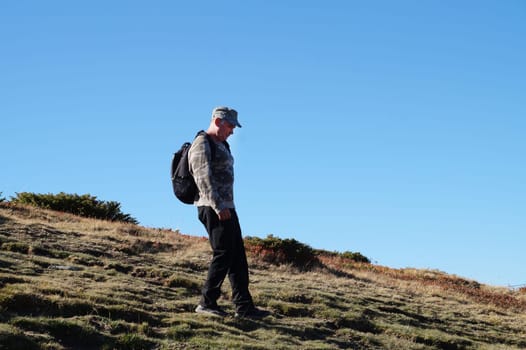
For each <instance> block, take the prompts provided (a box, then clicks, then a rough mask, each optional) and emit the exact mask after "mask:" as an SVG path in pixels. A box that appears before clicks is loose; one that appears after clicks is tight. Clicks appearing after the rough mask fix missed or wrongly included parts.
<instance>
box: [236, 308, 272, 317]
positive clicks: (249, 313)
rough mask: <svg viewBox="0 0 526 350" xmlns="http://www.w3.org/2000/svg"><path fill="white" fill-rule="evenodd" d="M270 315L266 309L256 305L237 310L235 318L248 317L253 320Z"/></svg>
mask: <svg viewBox="0 0 526 350" xmlns="http://www.w3.org/2000/svg"><path fill="white" fill-rule="evenodd" d="M269 315H270V312H269V311H267V310H261V309H258V308H257V307H254V308H251V309H248V310H246V311H242V310H240V311H237V312H236V315H235V317H236V318H250V319H253V320H259V319H262V318H265V317H267V316H269Z"/></svg>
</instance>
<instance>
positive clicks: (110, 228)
mask: <svg viewBox="0 0 526 350" xmlns="http://www.w3.org/2000/svg"><path fill="white" fill-rule="evenodd" d="M209 249H210V248H209V245H208V242H207V241H206V240H204V239H203V238H197V237H191V236H186V235H182V234H180V233H179V232H177V231H171V230H161V229H147V228H143V227H140V226H135V225H130V224H122V223H111V222H104V221H99V220H93V219H85V218H79V217H76V216H73V215H70V214H63V213H57V212H52V211H46V210H38V209H34V208H29V207H22V206H12V205H9V204H7V203H2V204H0V349H521V348H526V331H525V330H526V314H525V311H526V298H525V294H524V292H523V291H509V290H506V289H502V288H500V289H499V288H494V287H490V286H485V285H481V284H479V283H477V282H476V281H469V280H465V279H462V278H459V277H457V276H450V275H446V274H444V273H441V272H438V271H428V270H414V269H403V270H396V269H390V268H387V267H382V266H377V265H372V264H358V263H353V262H351V261H348V260H345V259H339V258H336V257H334V256H320V257H319V259H320V261H321V263H322V264H321V266H317V267H316V268H314V269H312V270H310V271H300V270H298V269H297V268H295V267H292V266H290V265H280V266H276V265H272V264H270V263H268V262H265V261H260V259H259V257H258V256H249V260H250V266H251V283H252V285H251V290H252V292H253V296H254V299H255V301H256V302H257V303H258V305H260V306H262V307H264V308H267V309H269V310H271V311H272V313H273V315H272V316H271V317H269V318H267V319H265V320H261V321H250V320H237V319H235V318H233V317H227V318H225V319H210V318H206V317H203V316H201V315H197V314H195V313H193V308H194V307H195V305H196V303H197V301H198V299H199V289H200V286H201V284H202V281H203V280H204V278H205V275H206V269H207V264H208V260H209V255H210V251H209ZM223 290H224V294H223V298H222V300H221V303H222V305H223V306H224V307H225V309H226V310H227V311H229V312H230V313H233V309H232V306H231V305H230V302H229V301H228V299H229V296H228V292H229V288H228V283H226V285H225V286H224V288H223Z"/></svg>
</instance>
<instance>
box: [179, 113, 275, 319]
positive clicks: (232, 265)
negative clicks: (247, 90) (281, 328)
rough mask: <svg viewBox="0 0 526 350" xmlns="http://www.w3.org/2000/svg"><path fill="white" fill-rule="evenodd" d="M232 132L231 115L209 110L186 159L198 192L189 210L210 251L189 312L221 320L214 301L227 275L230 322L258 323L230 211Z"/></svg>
mask: <svg viewBox="0 0 526 350" xmlns="http://www.w3.org/2000/svg"><path fill="white" fill-rule="evenodd" d="M236 127H241V125H240V124H239V122H238V120H237V111H236V110H234V109H232V108H228V107H217V108H214V110H213V112H212V120H211V121H210V126H209V127H208V129H207V130H206V134H208V137H207V135H205V134H203V133H201V134H199V135H198V136H197V137H196V138H195V140H194V142H193V143H192V146H191V147H190V150H189V153H188V164H189V168H190V173H191V174H192V176H193V177H194V180H195V183H196V185H197V189H198V192H199V193H198V196H197V197H196V200H195V201H194V205H195V206H197V209H198V216H199V220H200V221H201V222H202V223H203V225H204V226H205V228H206V231H207V232H208V237H209V241H210V245H211V247H212V251H213V257H212V261H211V262H210V266H209V268H208V276H207V279H206V281H205V284H204V287H203V289H202V295H201V300H200V302H199V305H198V306H197V308H196V309H195V311H196V312H197V313H202V314H208V315H215V316H226V315H227V314H226V312H224V311H223V310H222V309H221V308H220V307H219V305H218V304H217V299H218V298H219V296H220V294H221V285H222V284H223V281H224V279H225V277H226V276H227V275H228V278H229V280H230V285H231V287H232V301H233V303H234V305H235V308H236V314H235V316H236V317H247V318H262V317H265V316H267V315H268V314H269V313H268V312H267V311H264V310H260V309H258V308H256V307H255V306H254V303H253V301H252V296H251V295H250V292H249V290H248V284H249V278H248V263H247V257H246V254H245V246H244V244H243V238H242V235H241V227H240V225H239V220H238V217H237V214H236V210H235V206H234V191H233V189H234V188H233V185H234V158H233V157H232V155H231V154H230V148H229V146H228V143H227V142H226V140H227V139H228V137H229V136H230V135H232V134H233V133H234V129H235V128H236ZM210 141H211V142H210ZM212 148H214V149H212ZM212 155H213V156H212Z"/></svg>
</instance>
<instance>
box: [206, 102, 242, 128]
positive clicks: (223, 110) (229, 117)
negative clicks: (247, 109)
mask: <svg viewBox="0 0 526 350" xmlns="http://www.w3.org/2000/svg"><path fill="white" fill-rule="evenodd" d="M212 117H216V118H221V119H224V120H226V121H227V122H229V123H230V124H232V125H234V126H237V127H241V124H239V122H238V121H237V111H236V110H235V109H232V108H228V107H224V106H220V107H216V108H214V110H213V111H212Z"/></svg>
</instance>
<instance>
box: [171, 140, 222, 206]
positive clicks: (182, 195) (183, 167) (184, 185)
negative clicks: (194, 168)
mask: <svg viewBox="0 0 526 350" xmlns="http://www.w3.org/2000/svg"><path fill="white" fill-rule="evenodd" d="M201 134H204V135H205V137H206V140H207V141H208V144H209V145H210V151H211V154H212V159H214V158H215V153H216V146H215V142H214V141H213V140H212V138H211V137H210V135H208V134H207V133H206V132H204V131H203V130H201V131H199V132H198V133H197V135H196V136H195V137H197V136H199V135H201ZM223 144H224V145H225V146H226V148H227V149H228V151H229V152H230V147H229V145H228V143H227V142H226V141H224V142H223ZM190 146H192V144H191V143H190V142H185V143H183V145H182V146H181V148H180V149H179V151H177V152H175V153H174V155H173V157H172V166H171V171H170V175H171V178H172V187H173V191H174V194H175V196H176V197H177V198H178V199H179V200H180V201H181V202H183V203H185V204H193V203H194V200H195V197H196V196H197V193H198V190H197V185H196V184H195V181H194V178H193V177H192V174H190V167H189V165H188V151H189V150H190Z"/></svg>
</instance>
